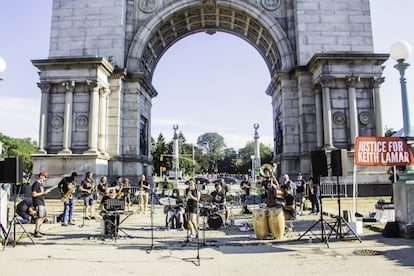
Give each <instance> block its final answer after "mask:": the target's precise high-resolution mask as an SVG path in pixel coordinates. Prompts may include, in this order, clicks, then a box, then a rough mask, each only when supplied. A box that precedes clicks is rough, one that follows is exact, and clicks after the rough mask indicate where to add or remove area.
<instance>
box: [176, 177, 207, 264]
mask: <svg viewBox="0 0 414 276" xmlns="http://www.w3.org/2000/svg"><path fill="white" fill-rule="evenodd" d="M199 186H200V183H199V182H198V183H197V188H196V191H197V195H198V193H199ZM196 204H197V205H196V206H197V229H196V230H197V256H196V257H195V258H183V260H184V261H190V262H192V263H193V264H194V265H196V266H200V265H201V262H200V259H201V258H200V237H199V236H200V235H199V232H200V231H199V229H198V225H199V218H200V212H199V208H198V199H197V202H196ZM187 228H189V227H187ZM187 232H188V231H187ZM187 240H188V235H187ZM204 259H210V260H212V259H213V258H204Z"/></svg>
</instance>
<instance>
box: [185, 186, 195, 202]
mask: <svg viewBox="0 0 414 276" xmlns="http://www.w3.org/2000/svg"><path fill="white" fill-rule="evenodd" d="M188 192H190V193H191V195H192V196H193V197H197V194H198V191H197V189H194V190H190V189H189V188H187V189H186V190H185V194H186V195H187V194H188ZM187 206H197V200H194V199H192V198H189V199H187Z"/></svg>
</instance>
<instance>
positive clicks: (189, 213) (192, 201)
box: [185, 178, 201, 238]
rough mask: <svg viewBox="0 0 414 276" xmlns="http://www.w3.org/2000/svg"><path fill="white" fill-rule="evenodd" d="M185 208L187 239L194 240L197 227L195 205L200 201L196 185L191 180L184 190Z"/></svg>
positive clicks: (196, 234)
mask: <svg viewBox="0 0 414 276" xmlns="http://www.w3.org/2000/svg"><path fill="white" fill-rule="evenodd" d="M185 194H186V200H187V207H186V209H185V213H186V217H187V222H188V230H189V231H190V235H188V237H187V238H195V237H197V236H198V226H197V204H198V201H200V197H201V194H200V191H198V190H197V188H196V184H195V181H194V179H193V178H191V179H190V180H188V188H187V189H186V190H185Z"/></svg>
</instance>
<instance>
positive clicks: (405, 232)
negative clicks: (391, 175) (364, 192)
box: [393, 171, 414, 239]
mask: <svg viewBox="0 0 414 276" xmlns="http://www.w3.org/2000/svg"><path fill="white" fill-rule="evenodd" d="M393 190H394V205H395V221H397V222H398V225H399V228H400V236H401V237H403V238H408V239H413V238H414V172H413V171H408V172H406V173H405V174H401V175H400V180H399V181H398V182H397V183H395V184H394V187H393Z"/></svg>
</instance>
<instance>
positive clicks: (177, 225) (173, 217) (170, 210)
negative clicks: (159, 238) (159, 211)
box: [164, 189, 184, 230]
mask: <svg viewBox="0 0 414 276" xmlns="http://www.w3.org/2000/svg"><path fill="white" fill-rule="evenodd" d="M170 198H172V199H175V202H176V205H174V206H168V205H167V206H165V210H164V212H165V213H166V214H167V217H166V219H165V220H166V226H167V228H168V226H169V225H170V224H171V228H172V229H181V230H182V229H183V228H184V224H183V221H184V218H183V211H182V207H183V199H182V197H181V196H180V192H179V190H178V189H174V190H173V191H172V195H171V197H170Z"/></svg>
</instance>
